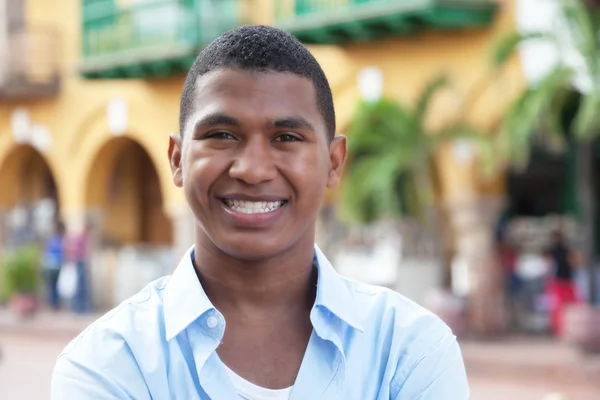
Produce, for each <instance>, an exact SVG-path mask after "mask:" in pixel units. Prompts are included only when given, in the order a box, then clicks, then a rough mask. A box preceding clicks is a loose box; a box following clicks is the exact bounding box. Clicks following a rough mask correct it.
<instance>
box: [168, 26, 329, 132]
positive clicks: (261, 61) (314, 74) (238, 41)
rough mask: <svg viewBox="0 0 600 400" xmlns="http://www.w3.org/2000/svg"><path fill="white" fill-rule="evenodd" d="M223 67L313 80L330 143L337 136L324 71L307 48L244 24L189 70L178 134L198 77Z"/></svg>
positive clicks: (279, 34)
mask: <svg viewBox="0 0 600 400" xmlns="http://www.w3.org/2000/svg"><path fill="white" fill-rule="evenodd" d="M221 68H233V69H241V70H248V71H257V72H269V71H273V72H289V73H292V74H296V75H299V76H302V77H304V78H307V79H310V80H311V81H312V83H313V85H314V87H315V91H316V97H317V98H316V101H317V107H318V109H319V111H320V113H321V115H322V116H323V120H324V121H325V127H326V128H327V134H328V138H329V140H331V139H333V137H334V135H335V110H334V107H333V97H332V95H331V88H330V87H329V82H328V81H327V77H326V76H325V72H323V69H322V68H321V66H320V65H319V63H318V62H317V60H316V59H315V58H314V57H313V55H312V54H310V52H309V51H308V49H307V48H306V47H305V46H304V45H303V44H302V43H301V42H300V41H299V40H298V39H296V38H295V37H294V36H292V35H291V34H289V33H287V32H285V31H283V30H281V29H278V28H274V27H271V26H264V25H244V26H240V27H238V28H235V29H233V30H230V31H228V32H226V33H225V34H223V35H221V36H220V37H218V38H217V39H215V40H214V41H213V42H211V43H210V44H209V45H208V46H207V47H205V48H204V49H203V50H202V51H201V52H200V54H199V55H198V57H197V58H196V60H195V61H194V64H193V65H192V67H191V68H190V70H189V72H188V75H187V78H186V80H185V85H184V87H183V93H182V94H181V102H180V106H179V133H180V135H183V131H184V129H185V124H186V122H187V120H188V118H189V117H190V114H191V113H192V112H193V106H194V102H195V101H194V100H195V95H196V82H197V81H198V78H199V77H201V76H202V75H205V74H207V73H209V72H211V71H214V70H217V69H221Z"/></svg>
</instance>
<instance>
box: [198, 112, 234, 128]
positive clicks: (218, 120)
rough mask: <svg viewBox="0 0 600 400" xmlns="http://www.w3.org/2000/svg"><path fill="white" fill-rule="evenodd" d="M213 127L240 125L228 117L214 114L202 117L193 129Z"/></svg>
mask: <svg viewBox="0 0 600 400" xmlns="http://www.w3.org/2000/svg"><path fill="white" fill-rule="evenodd" d="M215 125H230V126H240V123H239V121H238V120H237V119H235V118H233V117H230V116H229V115H225V114H220V113H215V114H208V115H206V116H204V117H202V118H201V119H199V120H198V121H197V122H196V124H195V125H194V127H195V128H196V129H197V128H199V127H209V126H215Z"/></svg>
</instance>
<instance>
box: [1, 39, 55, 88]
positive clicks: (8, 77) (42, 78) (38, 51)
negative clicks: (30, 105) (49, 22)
mask: <svg viewBox="0 0 600 400" xmlns="http://www.w3.org/2000/svg"><path fill="white" fill-rule="evenodd" d="M58 50H59V49H58V36H57V34H56V32H55V31H54V30H52V29H35V28H20V29H14V30H12V31H10V32H9V33H8V35H7V36H6V38H5V39H2V38H0V100H36V99H41V98H48V97H52V96H55V95H57V94H58V92H59V89H60V69H59V62H58V60H59V56H58Z"/></svg>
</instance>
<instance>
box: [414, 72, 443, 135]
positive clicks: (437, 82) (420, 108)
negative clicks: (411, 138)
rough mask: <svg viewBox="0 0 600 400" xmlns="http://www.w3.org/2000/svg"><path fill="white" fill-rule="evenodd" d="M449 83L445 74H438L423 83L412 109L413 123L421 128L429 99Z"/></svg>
mask: <svg viewBox="0 0 600 400" xmlns="http://www.w3.org/2000/svg"><path fill="white" fill-rule="evenodd" d="M449 84H450V80H449V78H448V76H447V75H446V74H439V75H438V76H436V77H435V78H433V79H432V80H431V81H429V82H428V83H427V85H425V89H424V90H423V91H422V93H421V95H420V96H419V98H418V100H417V105H416V107H415V111H414V118H415V124H416V125H418V126H419V127H421V129H422V128H423V125H424V120H425V118H426V117H427V111H428V110H427V109H428V107H429V105H430V104H431V99H432V98H433V97H434V96H435V95H436V94H437V93H438V92H439V91H440V90H441V89H442V88H444V87H446V86H448V85H449Z"/></svg>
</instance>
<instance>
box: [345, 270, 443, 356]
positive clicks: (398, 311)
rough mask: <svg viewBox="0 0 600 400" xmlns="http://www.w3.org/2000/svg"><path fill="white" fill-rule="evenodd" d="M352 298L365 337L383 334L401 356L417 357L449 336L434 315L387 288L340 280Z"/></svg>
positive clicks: (350, 280) (346, 279)
mask: <svg viewBox="0 0 600 400" xmlns="http://www.w3.org/2000/svg"><path fill="white" fill-rule="evenodd" d="M341 279H342V280H343V281H344V283H345V284H346V286H347V287H348V289H349V291H350V293H351V294H352V296H353V297H354V301H355V303H356V310H357V312H358V313H359V316H360V319H361V321H362V323H363V326H364V329H365V334H366V335H367V336H370V335H374V334H376V335H386V336H388V337H389V339H391V342H392V347H394V348H395V349H396V350H397V351H398V352H399V353H400V354H398V355H399V356H400V355H404V356H411V357H414V358H420V357H422V356H423V355H424V354H426V353H427V351H429V350H431V349H432V346H435V345H436V344H438V343H440V341H442V339H444V338H446V337H448V336H453V334H452V331H451V330H450V328H449V327H448V326H447V325H446V324H445V323H444V322H443V321H442V320H441V319H440V318H439V317H438V316H437V315H435V314H434V313H432V312H431V311H429V310H427V309H426V308H424V307H422V306H420V305H419V304H417V303H415V302H414V301H412V300H410V299H408V298H407V297H405V296H403V295H401V294H400V293H397V292H395V291H393V290H391V289H388V288H385V287H380V286H375V285H369V284H365V283H362V282H358V281H355V280H352V279H348V278H344V277H342V278H341Z"/></svg>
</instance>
